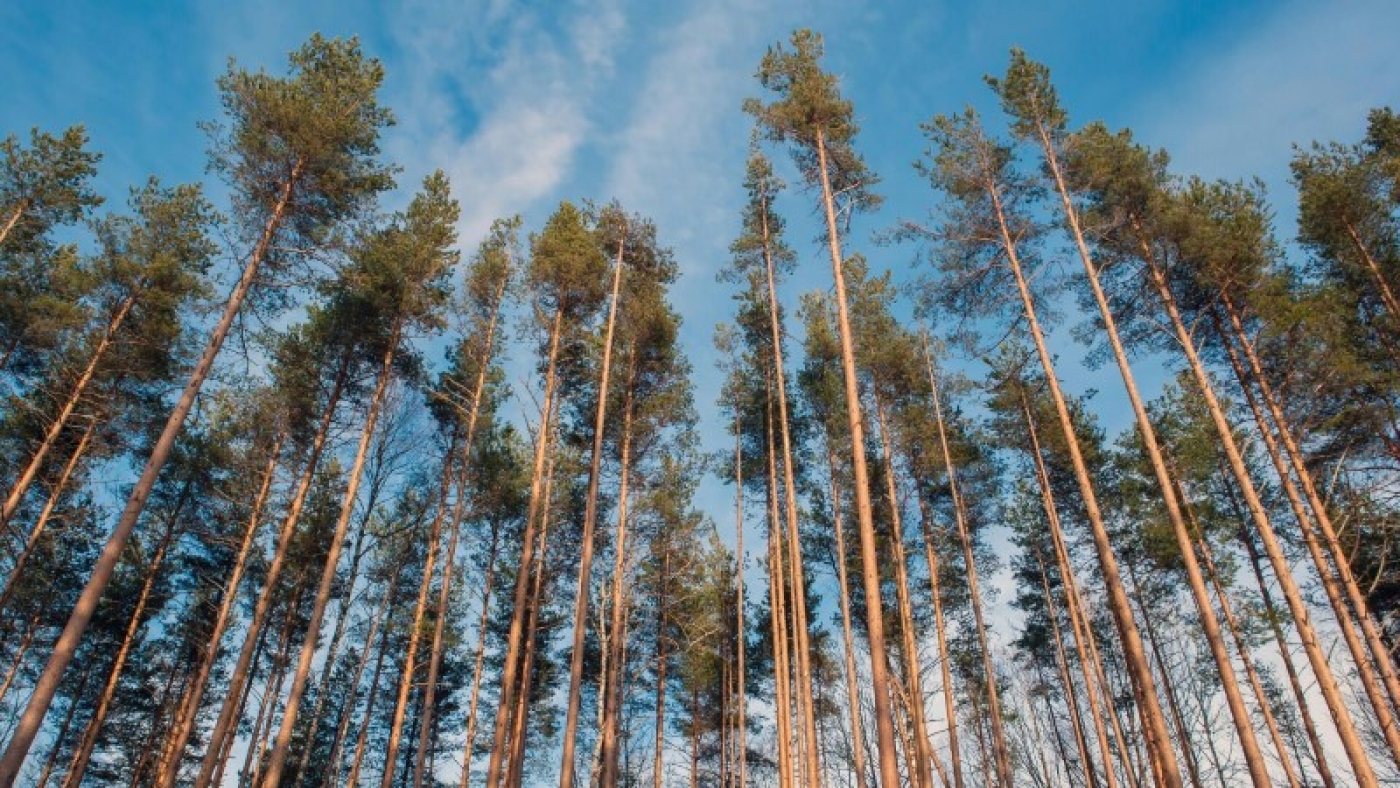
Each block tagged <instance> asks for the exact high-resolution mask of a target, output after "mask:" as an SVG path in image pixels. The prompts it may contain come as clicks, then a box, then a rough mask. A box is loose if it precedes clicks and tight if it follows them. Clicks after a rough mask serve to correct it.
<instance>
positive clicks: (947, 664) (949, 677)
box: [918, 495, 965, 788]
mask: <svg viewBox="0 0 1400 788" xmlns="http://www.w3.org/2000/svg"><path fill="white" fill-rule="evenodd" d="M918 498H919V528H920V529H921V530H922V531H923V536H924V560H925V561H926V562H927V563H928V584H929V598H930V599H931V600H932V601H933V628H934V630H935V631H936V632H937V633H938V669H939V671H940V672H941V673H942V676H941V678H942V679H943V713H944V715H946V716H947V718H948V759H949V760H950V761H952V766H953V788H963V786H964V785H965V783H964V782H963V764H962V746H961V745H960V744H959V743H958V706H957V699H956V698H955V697H954V695H953V668H952V661H951V660H950V659H949V656H948V628H947V625H946V624H945V623H944V621H943V589H942V588H941V587H940V585H939V582H938V554H937V553H936V552H935V551H934V547H933V522H932V518H931V516H930V514H929V507H928V501H927V500H925V499H924V497H923V496H922V495H920V496H918Z"/></svg>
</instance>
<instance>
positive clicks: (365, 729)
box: [332, 594, 394, 788]
mask: <svg viewBox="0 0 1400 788" xmlns="http://www.w3.org/2000/svg"><path fill="white" fill-rule="evenodd" d="M389 596H390V597H392V596H393V594H390V595H389ZM393 614H394V603H393V602H390V603H389V616H390V618H391V621H392V617H393ZM389 630H390V627H388V626H385V627H384V636H383V638H382V639H381V641H380V644H379V656H378V657H376V658H375V660H374V675H373V677H372V678H371V679H370V681H369V695H368V696H366V697H365V713H364V716H363V717H361V718H360V733H359V735H358V736H356V737H355V756H354V758H353V759H352V760H351V763H350V776H349V778H348V779H347V780H346V781H345V784H346V785H347V786H351V788H358V786H359V784H360V767H361V766H363V765H364V762H365V746H366V744H367V743H368V741H369V722H370V720H372V719H374V701H375V699H376V698H377V697H378V696H379V679H380V677H381V676H383V675H384V656H385V654H387V653H388V651H389ZM366 647H368V641H366ZM332 784H334V783H332Z"/></svg>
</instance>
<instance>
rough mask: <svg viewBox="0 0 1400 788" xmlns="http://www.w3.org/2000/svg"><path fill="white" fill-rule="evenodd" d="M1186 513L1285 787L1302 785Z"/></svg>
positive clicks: (1200, 535) (1205, 548)
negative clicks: (1284, 781) (1266, 729)
mask: <svg viewBox="0 0 1400 788" xmlns="http://www.w3.org/2000/svg"><path fill="white" fill-rule="evenodd" d="M1185 499H1186V496H1185V494H1184V493H1183V494H1182V500H1185ZM1186 514H1187V516H1188V517H1189V518H1190V519H1191V524H1192V525H1193V526H1194V530H1195V532H1196V541H1197V543H1198V544H1199V545H1200V546H1201V560H1203V561H1205V565H1206V575H1207V576H1208V577H1209V578H1210V582H1211V586H1212V587H1213V588H1214V589H1215V598H1216V599H1218V600H1219V601H1220V613H1221V615H1223V616H1225V627H1226V629H1228V630H1229V631H1230V636H1231V638H1232V639H1233V640H1234V641H1235V651H1237V652H1239V655H1240V662H1241V664H1243V665H1244V672H1245V676H1246V677H1247V678H1248V679H1249V687H1250V689H1251V690H1252V691H1253V692H1254V700H1255V702H1256V703H1257V704H1258V705H1259V713H1260V714H1261V715H1263V717H1264V725H1265V727H1267V728H1268V729H1269V738H1270V739H1272V740H1273V743H1274V749H1275V750H1277V751H1278V760H1279V763H1280V764H1281V765H1282V766H1283V773H1284V776H1285V777H1286V778H1287V780H1288V785H1289V788H1302V784H1301V783H1300V782H1299V781H1298V774H1297V772H1295V771H1294V769H1293V764H1292V763H1291V762H1290V761H1289V757H1288V756H1289V755H1290V754H1295V755H1296V753H1290V752H1289V749H1288V747H1287V746H1286V745H1285V744H1284V743H1283V734H1282V733H1280V732H1279V727H1278V720H1277V719H1275V717H1274V711H1273V708H1272V707H1271V706H1270V704H1269V696H1268V695H1267V694H1266V693H1265V692H1264V685H1263V683H1262V682H1261V681H1260V680H1259V672H1258V671H1257V670H1256V669H1255V667H1254V659H1253V658H1252V657H1251V656H1250V651H1249V645H1248V644H1247V643H1245V642H1244V637H1243V636H1242V635H1241V634H1240V627H1239V623H1238V622H1237V621H1236V619H1235V613H1234V611H1233V610H1232V609H1231V607H1230V598H1229V596H1228V595H1227V594H1226V593H1225V585H1224V584H1223V583H1222V582H1221V580H1220V572H1219V571H1218V570H1217V569H1216V566H1215V558H1214V557H1213V556H1212V555H1211V549H1210V544H1209V543H1208V542H1207V541H1206V535H1205V533H1204V532H1203V531H1202V530H1201V524H1200V522H1199V521H1198V520H1197V519H1196V518H1195V516H1194V515H1193V513H1192V512H1191V508H1190V506H1189V505H1188V506H1187V509H1186Z"/></svg>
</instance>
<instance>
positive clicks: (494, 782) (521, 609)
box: [486, 308, 564, 788]
mask: <svg viewBox="0 0 1400 788" xmlns="http://www.w3.org/2000/svg"><path fill="white" fill-rule="evenodd" d="M563 320H564V310H563V309H562V308H560V309H557V310H555V313H554V321H553V325H552V326H551V328H550V331H549V361H548V368H547V371H546V372H545V378H544V404H543V405H542V406H541V408H540V427H539V434H538V435H537V436H536V438H535V461H534V475H533V477H532V478H531V480H530V506H529V511H528V512H527V514H526V516H525V533H524V534H523V535H522V536H521V544H522V545H523V547H522V549H521V555H520V571H519V572H518V573H517V574H516V578H515V597H514V604H513V606H512V611H513V612H512V613H511V619H510V634H509V636H508V638H507V641H506V659H505V664H504V665H503V666H502V668H501V697H500V705H499V706H498V707H497V709H496V729H495V733H494V736H493V741H492V744H491V760H490V762H489V763H488V765H487V769H486V788H499V786H500V784H501V770H502V767H503V766H504V764H503V762H502V756H503V755H504V754H505V743H506V733H507V731H508V729H509V728H510V717H511V713H512V711H513V710H514V708H515V704H514V700H515V698H514V695H513V693H514V691H515V683H516V677H517V675H518V674H519V672H520V664H519V663H520V647H521V642H520V639H521V637H522V636H523V635H524V629H525V613H526V610H525V606H526V595H527V593H528V591H529V575H530V565H531V563H532V562H533V560H534V544H535V520H536V518H537V516H538V514H539V508H540V491H541V486H542V485H543V483H544V464H545V456H546V454H547V453H548V451H549V446H550V442H551V441H550V438H551V432H550V429H549V425H550V423H551V419H552V418H553V413H554V396H555V393H554V386H555V378H554V376H555V363H556V361H557V360H558V355H559V335H560V333H561V326H562V324H563Z"/></svg>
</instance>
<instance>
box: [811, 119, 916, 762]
mask: <svg viewBox="0 0 1400 788" xmlns="http://www.w3.org/2000/svg"><path fill="white" fill-rule="evenodd" d="M816 143H817V171H818V175H820V177H821V187H822V208H823V210H824V213H825V215H826V237H827V246H828V248H829V250H830V252H831V269H832V277H833V278H834V279H835V283H836V315H837V327H838V329H839V333H840V336H841V370H842V373H843V375H842V377H843V379H844V382H845V393H846V420H847V422H848V426H849V429H850V434H851V471H852V473H853V474H854V475H855V483H854V486H855V494H856V520H857V523H858V524H859V526H860V528H859V532H860V553H861V576H862V579H863V581H864V584H865V598H866V599H867V600H868V602H867V604H868V605H869V606H870V607H869V609H870V610H871V614H870V615H869V616H868V618H869V622H868V624H867V629H868V633H869V643H870V684H871V689H872V690H873V691H874V694H875V732H876V741H877V743H878V745H879V751H880V785H881V786H882V788H896V787H897V786H898V785H899V784H900V782H899V765H898V764H897V763H896V755H895V749H894V725H893V724H892V722H893V721H892V719H891V717H890V690H889V677H888V674H887V672H886V671H887V665H888V659H887V657H886V656H885V651H886V649H885V622H884V620H883V618H882V617H881V613H880V609H881V606H880V565H879V556H878V553H877V552H876V549H877V548H876V545H875V515H874V512H873V511H872V509H871V504H870V477H869V475H868V473H869V471H868V470H867V469H866V463H865V420H864V418H863V417H862V416H861V407H860V391H859V381H858V378H857V374H856V356H855V342H854V339H853V338H852V332H851V320H850V315H849V309H848V307H847V302H846V274H845V270H844V261H843V260H842V259H841V240H840V234H839V233H838V231H837V227H836V204H835V198H834V196H833V194H832V188H831V176H830V173H828V172H827V160H826V159H827V155H826V139H825V135H824V134H823V133H822V132H821V130H820V129H819V130H818V131H817V138H816Z"/></svg>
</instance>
